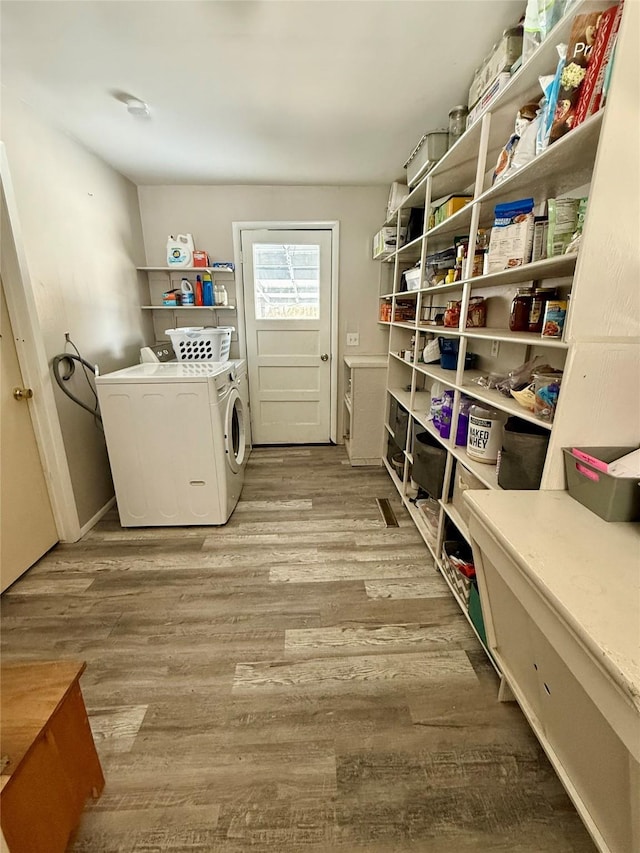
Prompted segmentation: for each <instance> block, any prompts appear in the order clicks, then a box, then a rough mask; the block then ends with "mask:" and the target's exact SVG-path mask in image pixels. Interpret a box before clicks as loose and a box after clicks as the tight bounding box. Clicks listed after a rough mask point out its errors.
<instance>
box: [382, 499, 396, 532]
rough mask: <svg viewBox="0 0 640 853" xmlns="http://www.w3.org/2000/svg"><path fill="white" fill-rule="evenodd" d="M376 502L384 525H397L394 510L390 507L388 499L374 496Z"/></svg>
mask: <svg viewBox="0 0 640 853" xmlns="http://www.w3.org/2000/svg"><path fill="white" fill-rule="evenodd" d="M376 503H377V504H378V509H379V510H380V513H381V515H382V520H383V521H384V523H385V527H399V526H400V525H399V524H398V519H397V518H396V516H395V513H394V511H393V510H392V509H391V504H390V503H389V499H388V498H376Z"/></svg>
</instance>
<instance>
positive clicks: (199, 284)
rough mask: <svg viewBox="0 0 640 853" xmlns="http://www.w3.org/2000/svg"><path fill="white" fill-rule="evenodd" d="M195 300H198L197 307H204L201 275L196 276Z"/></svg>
mask: <svg viewBox="0 0 640 853" xmlns="http://www.w3.org/2000/svg"><path fill="white" fill-rule="evenodd" d="M195 300H196V305H204V301H203V295H202V279H201V278H200V276H199V275H197V276H196V287H195Z"/></svg>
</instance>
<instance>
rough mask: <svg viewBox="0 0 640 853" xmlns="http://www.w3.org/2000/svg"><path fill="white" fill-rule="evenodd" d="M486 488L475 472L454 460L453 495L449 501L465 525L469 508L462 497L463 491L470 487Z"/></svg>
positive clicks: (469, 516) (468, 518)
mask: <svg viewBox="0 0 640 853" xmlns="http://www.w3.org/2000/svg"><path fill="white" fill-rule="evenodd" d="M486 488H487V487H486V486H485V485H484V483H482V482H481V481H480V480H479V479H478V478H477V477H476V476H475V474H472V473H471V471H468V470H467V469H466V468H465V467H464V465H461V464H460V462H456V470H455V474H454V476H453V495H452V497H451V503H452V505H453V506H454V508H455V509H457V510H458V512H459V513H460V517H461V518H462V520H463V521H464V522H465V524H467V526H468V524H469V521H470V518H471V510H470V509H469V507H468V506H467V503H466V501H465V499H464V493H465V492H467V491H469V490H470V489H471V490H473V489H486Z"/></svg>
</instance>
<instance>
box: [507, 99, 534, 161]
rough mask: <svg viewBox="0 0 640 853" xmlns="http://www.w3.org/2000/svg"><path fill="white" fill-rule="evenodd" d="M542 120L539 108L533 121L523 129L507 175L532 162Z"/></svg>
mask: <svg viewBox="0 0 640 853" xmlns="http://www.w3.org/2000/svg"><path fill="white" fill-rule="evenodd" d="M541 120H542V117H541V115H540V110H539V109H538V114H537V115H536V117H535V118H534V119H533V120H532V121H530V122H528V124H527V126H526V127H525V128H524V130H523V131H522V136H521V137H520V139H519V141H518V144H517V146H516V148H515V151H514V152H513V156H512V157H511V162H510V163H509V168H508V169H507V174H506V177H508V176H509V175H512V174H513V173H514V172H515V171H517V170H518V169H521V168H522V167H523V166H526V164H527V163H530V162H531V161H532V160H533V159H534V157H535V156H536V139H537V138H538V128H539V127H540V122H541Z"/></svg>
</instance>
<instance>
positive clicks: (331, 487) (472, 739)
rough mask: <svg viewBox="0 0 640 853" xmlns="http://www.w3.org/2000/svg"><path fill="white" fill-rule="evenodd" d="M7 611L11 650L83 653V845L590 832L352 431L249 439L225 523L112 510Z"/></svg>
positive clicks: (421, 847)
mask: <svg viewBox="0 0 640 853" xmlns="http://www.w3.org/2000/svg"><path fill="white" fill-rule="evenodd" d="M376 498H389V499H390V501H391V504H392V507H393V509H394V511H395V513H396V515H397V518H398V521H399V525H400V526H399V527H398V528H386V527H385V526H384V523H383V521H382V518H381V515H380V513H379V510H378V507H377V505H376ZM2 617H3V618H2V655H3V659H4V660H13V659H27V660H29V659H31V660H33V659H41V658H48V659H51V658H56V659H59V658H76V659H81V660H86V661H87V663H88V666H87V671H86V673H85V674H84V676H83V678H82V681H81V685H82V689H83V693H84V696H85V701H86V704H87V708H88V711H89V714H90V717H91V724H92V729H93V731H94V736H95V739H96V742H97V747H98V751H99V754H100V757H101V760H102V763H103V767H104V771H105V776H106V787H105V790H104V793H103V795H102V797H101V798H100V799H99V800H98V801H97V802H96V803H95V804H89V805H88V806H87V809H86V810H85V813H84V816H83V820H82V824H81V826H80V829H79V832H78V834H77V837H76V839H75V843H74V844H73V845H72V846H71V848H70V849H72V850H73V851H76V853H80V851H82V853H107V851H109V853H111V851H118V853H129V851H136V853H141V851H144V853H157V851H180V853H182V851H185V853H186V851H189V853H192V851H211V853H242V851H270V853H294V852H295V853H297V851H304V853H324V851H327V853H329V851H334V850H335V851H345V853H347V852H348V851H365V852H366V853H392V852H393V853H401V852H402V851H421V853H467V851H478V853H480V851H481V852H482V853H494V851H504V853H525V851H526V853H547V851H548V853H568V851H572V853H592V851H593V850H594V849H595V848H594V847H593V845H592V844H591V842H590V840H589V837H588V835H587V833H586V831H585V830H584V828H583V826H582V824H581V822H580V820H579V818H578V816H577V814H576V812H575V810H574V809H573V807H572V805H571V803H570V801H569V799H568V798H567V796H566V795H565V793H564V790H563V788H562V786H561V785H560V782H559V781H558V780H557V778H556V776H555V774H554V772H553V770H552V769H551V767H550V765H549V763H548V762H547V760H546V758H545V756H544V754H543V752H542V751H541V749H540V747H539V746H538V743H537V741H536V739H535V738H534V736H533V735H532V733H531V731H530V729H529V727H528V725H527V723H526V721H525V719H524V717H523V716H522V715H521V713H520V711H519V709H518V708H517V706H515V705H510V704H509V705H505V704H500V703H498V702H497V700H496V692H497V679H496V677H495V674H494V672H493V671H492V669H491V667H490V666H489V664H488V662H487V660H486V658H485V656H484V653H483V651H482V650H481V648H480V646H479V644H478V643H477V641H476V640H475V637H474V636H473V634H472V633H471V631H470V629H469V627H468V624H467V622H466V621H465V619H464V618H463V616H462V615H461V613H460V612H459V610H458V608H457V605H456V603H455V602H454V601H453V599H452V598H451V596H450V594H449V592H448V589H447V587H446V586H445V583H444V581H443V580H442V579H441V577H440V576H439V574H438V573H437V572H436V570H435V569H434V568H433V564H432V561H431V559H430V557H429V555H428V552H427V550H426V548H425V546H424V544H423V543H422V540H421V539H420V537H419V535H418V533H417V532H416V530H415V528H414V526H413V524H412V522H411V520H410V519H409V517H408V514H407V513H406V511H405V510H404V508H403V507H402V505H401V503H400V502H399V499H398V496H397V493H396V491H395V489H394V487H393V485H392V483H391V481H390V479H389V477H388V475H387V474H386V472H385V471H384V470H383V469H382V468H366V469H362V468H361V469H352V468H350V467H349V466H348V465H347V464H346V460H345V454H344V451H343V450H342V449H341V448H335V447H312V448H300V449H293V448H285V449H282V450H278V449H273V448H270V449H266V448H264V449H258V450H254V453H253V455H252V457H251V459H250V461H249V464H248V467H247V471H246V481H245V486H244V491H243V494H242V499H241V501H240V503H239V505H238V507H237V509H236V511H235V513H234V515H233V516H232V518H231V520H230V521H229V523H228V524H227V525H226V526H225V527H223V528H211V527H209V528H181V529H178V528H155V529H152V528H147V529H137V530H136V529H127V530H124V529H122V528H121V527H120V526H119V524H118V520H117V515H116V514H115V513H112V514H110V515H109V516H108V517H107V518H105V519H104V520H103V521H102V522H101V523H100V524H99V525H98V526H97V527H96V528H94V530H93V531H92V532H91V533H90V534H89V535H88V536H86V537H85V539H84V540H83V541H82V542H79V543H77V544H75V545H61V546H58V547H57V548H55V549H54V550H53V551H52V552H50V553H49V554H48V555H47V556H46V557H44V558H43V559H42V560H41V561H40V562H39V563H38V564H37V565H36V566H34V568H33V569H31V570H30V571H29V572H28V573H27V575H25V576H24V578H23V579H21V580H19V581H18V582H17V583H16V584H14V586H13V587H12V588H11V589H10V590H9V591H8V592H7V593H6V594H5V595H4V596H3V599H2ZM568 712H569V711H568ZM594 772H595V769H594Z"/></svg>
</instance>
